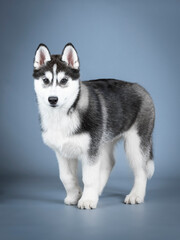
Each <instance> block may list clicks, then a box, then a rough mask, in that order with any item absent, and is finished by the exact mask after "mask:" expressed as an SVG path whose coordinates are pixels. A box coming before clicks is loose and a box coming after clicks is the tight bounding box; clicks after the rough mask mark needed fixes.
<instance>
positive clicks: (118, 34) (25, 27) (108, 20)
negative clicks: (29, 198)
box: [0, 0, 180, 177]
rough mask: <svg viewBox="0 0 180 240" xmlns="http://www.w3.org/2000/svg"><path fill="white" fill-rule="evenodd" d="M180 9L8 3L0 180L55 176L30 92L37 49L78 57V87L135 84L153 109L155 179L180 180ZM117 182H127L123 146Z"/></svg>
mask: <svg viewBox="0 0 180 240" xmlns="http://www.w3.org/2000/svg"><path fill="white" fill-rule="evenodd" d="M179 24H180V1H176V0H164V1H160V0H151V1H146V0H142V1H141V0H136V1H133V0H132V1H130V0H126V1H125V0H124V1H123V0H117V1H115V0H111V1H110V0H109V1H98V0H96V1H94V0H91V1H85V0H84V1H83V0H79V1H70V0H65V1H61V0H59V1H55V0H54V1H50V0H49V1H48V0H44V1H35V0H34V1H20V0H16V1H10V0H4V1H2V0H1V8H0V26H1V27H0V29H1V34H0V42H1V44H0V49H1V51H0V53H1V55H0V66H1V74H0V77H1V83H0V84H1V87H0V91H1V94H0V141H1V144H0V146H1V151H0V154H1V158H0V173H1V175H2V176H9V175H11V176H12V175H27V176H36V175H40V176H45V175H46V176H56V175H57V174H58V170H57V162H56V159H55V155H54V153H53V152H52V151H51V150H50V149H48V148H47V147H46V146H44V145H43V143H42V140H41V133H40V127H39V122H38V111H37V106H36V102H35V94H34V89H33V78H32V69H33V57H34V52H35V49H36V48H37V46H38V44H39V43H41V42H43V43H45V44H47V46H48V47H49V49H50V50H51V52H52V53H61V51H62V48H63V47H64V45H65V44H66V43H67V42H72V43H73V44H74V45H75V47H76V49H77V50H78V53H79V57H80V63H81V79H82V80H87V79H94V78H101V77H103V78H104V77H106V78H107V77H113V78H118V79H122V80H126V81H133V82H138V83H140V84H141V85H143V86H144V87H145V88H146V89H147V90H148V91H149V92H150V94H151V95H152V97H153V99H154V102H155V106H156V125H155V132H154V151H155V162H156V175H155V176H160V177H169V176H170V177H173V176H176V177H178V176H180V159H179V154H180V148H179V143H180V128H179V117H180V114H179V103H180V101H179V100H180V95H179V90H180V79H179V77H180V28H179ZM116 158H117V165H118V166H117V167H116V168H115V170H114V172H113V174H114V176H118V175H120V174H121V176H129V175H130V171H129V170H128V164H127V162H126V161H125V155H124V152H123V144H120V145H119V146H118V148H117V149H116Z"/></svg>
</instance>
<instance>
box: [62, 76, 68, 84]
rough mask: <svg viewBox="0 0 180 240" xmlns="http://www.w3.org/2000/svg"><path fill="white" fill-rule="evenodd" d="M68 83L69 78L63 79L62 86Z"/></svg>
mask: <svg viewBox="0 0 180 240" xmlns="http://www.w3.org/2000/svg"><path fill="white" fill-rule="evenodd" d="M67 82H68V79H67V78H63V79H61V81H60V84H61V85H66V83H67Z"/></svg>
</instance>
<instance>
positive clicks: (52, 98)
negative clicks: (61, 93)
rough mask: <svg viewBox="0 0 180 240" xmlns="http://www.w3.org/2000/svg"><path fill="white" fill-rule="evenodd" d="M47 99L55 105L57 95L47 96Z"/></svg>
mask: <svg viewBox="0 0 180 240" xmlns="http://www.w3.org/2000/svg"><path fill="white" fill-rule="evenodd" d="M48 101H49V103H50V104H51V105H55V104H56V103H57V101H58V97H49V98H48Z"/></svg>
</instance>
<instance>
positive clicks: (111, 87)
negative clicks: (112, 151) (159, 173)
mask: <svg viewBox="0 0 180 240" xmlns="http://www.w3.org/2000/svg"><path fill="white" fill-rule="evenodd" d="M83 84H84V85H86V86H87V87H88V91H89V96H90V97H89V106H88V108H87V109H86V111H84V112H80V119H81V126H80V128H79V130H78V131H77V133H82V132H89V133H90V136H91V139H92V143H91V147H90V155H96V154H97V152H98V148H99V143H100V141H101V137H102V134H103V124H102V122H103V113H102V106H101V101H100V97H102V98H103V99H104V102H105V108H106V110H107V124H106V132H107V133H108V137H109V140H113V138H115V137H116V136H118V135H120V134H122V133H124V132H125V131H127V130H128V129H129V128H130V127H131V126H132V125H133V124H134V123H135V122H136V120H137V118H139V119H138V126H137V127H138V133H139V136H140V137H141V140H142V142H141V145H142V148H143V149H145V148H149V146H151V147H150V151H149V154H150V158H151V159H152V155H153V154H152V144H151V134H152V130H153V124H152V122H154V118H153V117H151V115H152V114H153V112H154V109H153V104H152V103H151V104H150V105H148V104H146V103H144V101H145V99H144V96H143V94H146V95H147V96H148V97H149V98H150V96H149V95H148V93H147V92H145V90H144V89H143V88H142V87H140V86H139V85H138V84H136V83H130V82H125V81H121V80H115V79H97V80H90V81H84V82H83ZM146 108H147V109H146ZM142 115H144V118H142ZM148 129H149V130H148Z"/></svg>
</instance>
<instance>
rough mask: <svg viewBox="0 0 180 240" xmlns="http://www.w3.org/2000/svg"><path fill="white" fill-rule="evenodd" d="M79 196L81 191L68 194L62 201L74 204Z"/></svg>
mask: <svg viewBox="0 0 180 240" xmlns="http://www.w3.org/2000/svg"><path fill="white" fill-rule="evenodd" d="M80 197H81V192H79V193H78V194H76V195H68V196H67V197H66V198H65V199H64V203H65V204H67V205H76V204H77V203H78V201H79V199H80Z"/></svg>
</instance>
